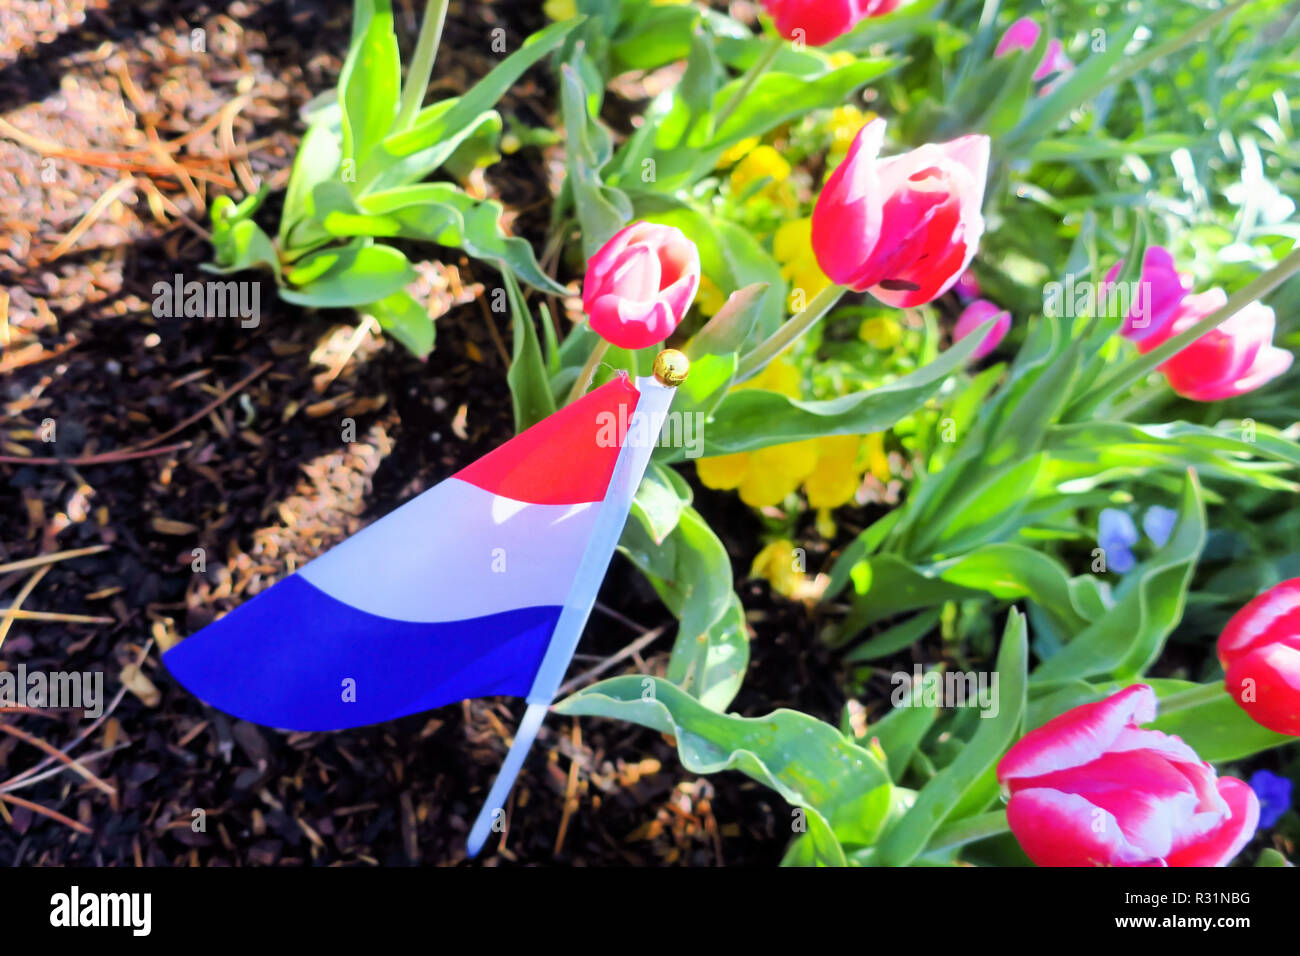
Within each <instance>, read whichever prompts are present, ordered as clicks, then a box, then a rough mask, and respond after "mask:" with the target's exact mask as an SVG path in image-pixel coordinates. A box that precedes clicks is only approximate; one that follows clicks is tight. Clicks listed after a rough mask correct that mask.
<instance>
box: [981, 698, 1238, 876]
mask: <svg viewBox="0 0 1300 956" xmlns="http://www.w3.org/2000/svg"><path fill="white" fill-rule="evenodd" d="M1155 715H1156V695H1155V692H1154V691H1153V690H1152V689H1151V688H1150V687H1148V686H1147V685H1145V684H1134V685H1133V686H1132V687H1127V688H1125V689H1124V690H1121V691H1119V692H1118V693H1116V694H1112V695H1111V696H1110V697H1107V698H1106V699H1105V700H1102V701H1098V702H1097V703H1095V704H1084V705H1083V706H1081V707H1075V708H1074V709H1073V710H1068V711H1066V712H1065V713H1064V714H1062V715H1061V716H1059V717H1057V718H1055V719H1054V720H1050V721H1048V722H1047V723H1046V724H1044V725H1043V726H1042V727H1039V728H1038V729H1037V730H1033V731H1030V732H1029V733H1028V734H1026V735H1025V736H1024V737H1023V738H1022V739H1021V740H1020V741H1019V742H1018V743H1017V744H1016V745H1015V746H1013V747H1012V748H1011V749H1010V750H1009V751H1007V755H1006V756H1005V757H1003V758H1002V761H1001V763H999V764H998V780H999V781H1000V782H1001V783H1002V784H1003V787H1004V788H1005V789H1007V790H1009V791H1010V794H1011V796H1010V801H1009V803H1008V804H1007V822H1008V823H1009V824H1010V826H1011V832H1012V833H1014V834H1015V836H1016V839H1017V840H1019V841H1020V846H1021V847H1022V848H1023V849H1024V851H1025V853H1027V854H1028V855H1029V858H1030V859H1031V860H1033V861H1034V862H1035V863H1037V864H1038V865H1039V866H1223V865H1224V864H1226V863H1227V862H1228V861H1229V860H1231V859H1232V858H1233V857H1234V856H1236V855H1237V853H1238V852H1240V850H1241V848H1242V847H1243V846H1245V845H1246V843H1247V842H1249V840H1250V838H1251V837H1252V836H1253V835H1254V833H1255V827H1256V826H1257V824H1258V823H1259V800H1258V798H1256V796H1255V793H1254V791H1253V790H1251V789H1250V787H1249V786H1247V785H1246V783H1244V782H1243V781H1241V780H1238V779H1236V778H1235V777H1219V776H1217V775H1216V774H1215V772H1214V768H1213V767H1211V766H1210V765H1209V764H1207V763H1206V762H1205V761H1203V760H1201V758H1200V757H1198V756H1197V755H1196V753H1195V751H1193V750H1192V749H1191V748H1190V747H1188V746H1187V744H1185V743H1183V742H1182V740H1180V739H1179V738H1178V737H1171V736H1168V735H1166V734H1163V733H1160V732H1159V731H1156V730H1141V729H1140V728H1139V727H1138V725H1139V724H1142V723H1147V722H1148V721H1151V720H1153V719H1154V718H1155Z"/></svg>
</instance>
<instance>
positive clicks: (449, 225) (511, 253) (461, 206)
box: [325, 183, 568, 295]
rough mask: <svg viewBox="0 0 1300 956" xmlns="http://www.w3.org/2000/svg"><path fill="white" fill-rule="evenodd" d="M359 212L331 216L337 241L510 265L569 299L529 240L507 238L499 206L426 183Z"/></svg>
mask: <svg viewBox="0 0 1300 956" xmlns="http://www.w3.org/2000/svg"><path fill="white" fill-rule="evenodd" d="M359 206H360V208H361V210H362V213H363V214H362V215H360V216H343V215H340V214H338V213H331V214H329V215H327V216H326V217H325V226H326V228H328V229H329V230H330V231H331V232H332V233H333V234H334V235H337V236H400V237H402V238H404V239H417V240H423V241H426V242H436V243H438V244H439V245H443V246H451V247H453V248H460V249H464V250H465V251H466V252H468V253H469V254H470V255H471V256H473V257H474V258H476V259H480V260H482V261H484V262H488V263H491V264H492V265H493V266H496V265H497V264H498V262H499V261H503V262H505V263H506V265H507V266H509V267H510V269H511V271H513V272H514V273H515V275H517V276H518V277H519V278H520V279H521V280H522V281H524V282H527V283H528V284H529V285H531V286H532V287H533V288H535V289H539V290H541V291H543V292H548V293H550V294H552V295H568V290H567V289H565V288H564V286H562V285H560V284H559V283H557V282H556V281H555V280H554V279H552V278H551V277H550V276H548V275H547V274H546V273H545V272H543V271H542V267H541V266H540V265H538V263H537V257H536V256H535V255H534V254H533V247H532V246H531V245H530V244H529V243H528V241H527V240H526V239H521V238H520V237H518V236H508V235H506V234H505V231H504V230H503V229H502V227H501V216H502V213H503V210H502V207H501V204H500V203H498V202H495V201H493V200H486V199H485V200H477V199H473V198H472V197H470V196H468V195H467V194H466V193H465V192H464V191H463V190H461V189H459V188H458V187H456V186H453V185H452V184H450V183H425V184H422V185H419V186H405V187H403V188H401V189H393V190H389V191H387V192H382V193H374V194H372V195H369V196H364V197H362V199H361V201H360V203H359Z"/></svg>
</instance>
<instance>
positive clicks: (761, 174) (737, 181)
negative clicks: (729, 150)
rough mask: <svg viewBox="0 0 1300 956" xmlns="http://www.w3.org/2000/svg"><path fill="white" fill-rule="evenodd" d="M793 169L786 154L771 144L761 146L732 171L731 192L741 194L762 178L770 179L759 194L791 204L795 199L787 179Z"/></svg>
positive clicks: (735, 194)
mask: <svg viewBox="0 0 1300 956" xmlns="http://www.w3.org/2000/svg"><path fill="white" fill-rule="evenodd" d="M792 171H793V170H792V169H791V167H790V164H789V163H788V162H786V159H785V157H784V156H782V155H781V154H780V153H778V152H777V151H776V150H775V149H773V148H772V147H771V146H759V147H757V148H755V149H753V150H751V151H750V152H749V154H748V155H747V156H746V157H745V158H744V159H742V160H741V161H740V162H739V163H737V164H736V168H735V169H733V170H732V171H731V194H732V195H733V196H739V195H740V194H742V193H743V192H745V190H746V189H748V188H749V187H750V186H752V185H753V184H754V183H757V182H759V181H761V180H764V179H767V180H770V181H769V182H768V183H767V184H766V185H765V186H763V188H762V189H760V190H759V191H758V195H760V196H762V197H764V198H765V199H767V200H768V201H769V202H773V203H776V204H778V205H789V204H790V203H792V202H793V201H794V196H793V195H792V194H791V192H790V189H789V186H788V185H787V183H786V180H787V179H789V178H790V173H791V172H792Z"/></svg>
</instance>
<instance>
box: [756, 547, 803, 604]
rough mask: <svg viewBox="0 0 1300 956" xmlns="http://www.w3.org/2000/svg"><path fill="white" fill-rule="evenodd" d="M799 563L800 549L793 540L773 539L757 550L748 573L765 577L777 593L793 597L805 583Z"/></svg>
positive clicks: (800, 561)
mask: <svg viewBox="0 0 1300 956" xmlns="http://www.w3.org/2000/svg"><path fill="white" fill-rule="evenodd" d="M801 563H802V559H801V557H800V551H799V550H798V549H797V548H795V546H794V543H793V542H791V541H785V540H781V541H773V542H772V543H771V544H769V545H767V546H766V547H765V548H763V550H762V551H760V552H758V555H757V556H756V557H755V558H754V563H753V565H752V566H751V567H750V569H749V574H750V576H751V577H755V578H765V579H766V580H767V581H768V582H769V583H770V584H771V585H772V590H773V591H775V592H776V593H777V594H782V595H785V596H786V597H788V598H794V597H797V596H798V595H799V594H800V593H801V592H802V591H803V589H804V587H805V584H806V580H805V578H804V573H803V570H802V568H801V567H800V564H801Z"/></svg>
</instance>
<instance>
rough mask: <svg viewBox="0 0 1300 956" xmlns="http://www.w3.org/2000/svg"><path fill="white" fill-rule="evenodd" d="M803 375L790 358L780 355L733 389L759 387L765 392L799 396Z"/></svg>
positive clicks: (790, 396) (793, 396) (787, 396)
mask: <svg viewBox="0 0 1300 956" xmlns="http://www.w3.org/2000/svg"><path fill="white" fill-rule="evenodd" d="M802 384H803V377H802V376H801V375H800V374H799V368H798V366H796V365H795V364H794V363H793V362H791V361H790V360H789V359H787V358H785V357H784V356H781V355H778V356H777V357H776V358H774V359H772V361H770V362H768V363H767V367H766V368H764V369H763V371H761V372H759V373H758V374H757V375H755V376H754V377H753V378H751V379H749V380H748V381H745V382H741V383H740V384H739V385H737V386H735V388H734V389H733V391H740V390H741V389H746V388H758V389H762V390H763V391H765V392H778V393H780V394H781V395H784V396H785V397H786V398H798V397H799V395H800V386H801V385H802Z"/></svg>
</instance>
